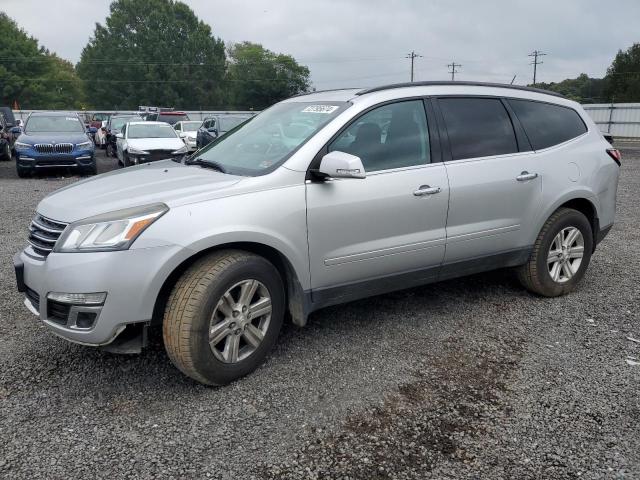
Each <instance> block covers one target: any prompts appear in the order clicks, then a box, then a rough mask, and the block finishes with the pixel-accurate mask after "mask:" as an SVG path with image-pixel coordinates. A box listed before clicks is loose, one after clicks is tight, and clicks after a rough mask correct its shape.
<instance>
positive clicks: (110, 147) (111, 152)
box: [105, 143, 116, 157]
mask: <svg viewBox="0 0 640 480" xmlns="http://www.w3.org/2000/svg"><path fill="white" fill-rule="evenodd" d="M105 155H106V156H107V157H115V156H116V154H115V152H114V150H113V145H111V143H107V147H106V152H105Z"/></svg>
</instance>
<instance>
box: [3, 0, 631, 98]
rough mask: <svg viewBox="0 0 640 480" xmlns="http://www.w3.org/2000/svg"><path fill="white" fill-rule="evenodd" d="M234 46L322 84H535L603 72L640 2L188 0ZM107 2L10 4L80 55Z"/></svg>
mask: <svg viewBox="0 0 640 480" xmlns="http://www.w3.org/2000/svg"><path fill="white" fill-rule="evenodd" d="M184 1H185V3H187V4H188V5H190V6H191V8H192V9H193V10H194V11H195V13H196V15H198V16H199V17H200V18H201V19H202V20H204V21H205V22H207V23H208V24H209V25H211V27H212V30H213V32H214V34H215V35H216V36H218V37H220V38H222V39H223V40H224V41H225V42H238V41H243V40H250V41H252V42H258V43H261V44H263V45H264V46H265V47H267V48H269V49H270V50H273V51H276V52H281V53H288V54H291V55H293V56H294V57H295V58H296V59H297V60H298V61H299V62H300V63H303V64H305V65H307V66H308V67H309V68H310V69H311V74H312V79H313V82H314V86H315V87H316V88H318V89H322V88H333V87H345V86H348V87H357V86H371V85H377V84H384V83H391V82H399V81H408V80H409V71H410V63H409V62H410V61H409V60H408V59H407V58H405V57H406V55H407V54H408V53H409V52H411V51H412V50H414V51H415V52H416V53H418V54H420V55H422V57H420V58H417V59H416V74H415V75H416V79H418V80H441V79H446V78H448V77H449V74H448V73H447V70H448V67H447V64H449V63H451V62H452V61H455V62H456V63H460V64H462V66H461V67H459V68H458V70H459V73H458V74H457V76H456V79H460V80H483V81H493V82H506V83H508V82H510V81H511V79H512V77H513V75H516V81H515V83H521V84H524V83H529V82H531V76H532V67H531V66H530V65H529V63H530V61H531V58H529V57H528V56H527V55H528V54H529V53H530V52H532V51H533V50H534V49H538V50H541V51H544V52H545V53H547V56H545V57H543V58H542V60H543V61H544V64H543V65H541V66H539V70H538V80H539V81H543V82H549V81H559V80H562V79H564V78H567V77H575V76H577V75H578V74H580V73H582V72H584V73H587V74H589V75H591V76H595V77H601V76H603V75H604V73H605V71H606V68H607V67H608V66H609V64H610V63H611V60H612V59H613V57H614V55H615V54H616V52H617V51H618V50H619V49H626V48H627V47H629V46H631V45H632V44H633V43H634V42H640V28H639V23H638V22H639V21H640V0H526V1H525V0H486V1H481V0H341V1H339V0H322V1H320V0H268V1H263V0H224V1H222V0H184ZM109 3H110V1H109V0H56V1H43V0H0V10H2V11H5V12H6V13H7V14H9V16H11V17H12V18H14V19H15V20H16V21H17V22H18V23H19V25H20V26H22V27H23V28H24V29H25V30H26V31H27V32H29V33H30V34H31V35H33V36H35V37H36V38H38V39H39V40H40V42H41V43H42V44H43V45H44V46H46V47H47V48H49V49H50V50H52V51H55V52H56V53H57V54H58V55H60V56H62V57H64V58H67V59H69V60H71V61H72V62H76V61H77V60H78V59H79V57H80V53H81V51H82V47H83V46H84V45H85V44H86V42H87V40H88V39H89V37H90V36H91V35H92V32H93V30H94V28H95V23H96V22H98V23H104V20H105V17H106V16H107V14H108V12H109Z"/></svg>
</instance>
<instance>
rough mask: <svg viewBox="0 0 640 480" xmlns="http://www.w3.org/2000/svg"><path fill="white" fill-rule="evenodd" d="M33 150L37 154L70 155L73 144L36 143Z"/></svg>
mask: <svg viewBox="0 0 640 480" xmlns="http://www.w3.org/2000/svg"><path fill="white" fill-rule="evenodd" d="M33 148H35V149H36V151H37V152H39V153H71V152H73V143H56V144H55V145H54V144H52V143H36V144H35V145H34V146H33Z"/></svg>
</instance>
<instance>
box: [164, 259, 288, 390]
mask: <svg viewBox="0 0 640 480" xmlns="http://www.w3.org/2000/svg"><path fill="white" fill-rule="evenodd" d="M284 310H285V295H284V288H283V285H282V280H281V278H280V275H279V273H278V271H277V269H276V268H275V267H274V266H273V265H272V264H271V263H269V262H268V261H267V260H266V259H264V258H262V257H260V256H257V255H254V254H251V253H248V252H243V251H237V250H227V251H221V252H216V253H213V254H211V255H209V256H207V257H204V258H202V259H200V260H198V261H197V262H196V263H194V264H193V265H192V266H191V267H190V268H189V269H188V270H187V271H186V272H185V273H184V274H183V276H182V277H181V278H180V279H179V280H178V282H177V284H176V285H175V287H174V289H173V291H172V293H171V296H170V297H169V300H168V302H167V307H166V310H165V315H164V321H163V337H164V344H165V348H166V350H167V353H168V355H169V358H170V359H171V361H172V362H173V364H174V365H175V366H176V367H178V369H180V370H181V371H182V372H183V373H185V374H186V375H188V376H190V377H191V378H193V379H195V380H197V381H198V382H201V383H204V384H207V385H224V384H226V383H229V382H231V381H233V380H235V379H237V378H239V377H242V376H244V375H246V374H248V373H250V372H252V371H253V370H255V369H256V368H257V367H258V366H259V365H260V364H261V363H262V362H263V361H264V359H265V357H266V356H267V354H268V353H269V351H270V350H271V348H272V347H273V345H274V344H275V342H276V339H277V337H278V333H279V332H280V327H281V326H282V321H283V318H284Z"/></svg>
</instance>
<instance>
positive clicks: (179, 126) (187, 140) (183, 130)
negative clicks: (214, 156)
mask: <svg viewBox="0 0 640 480" xmlns="http://www.w3.org/2000/svg"><path fill="white" fill-rule="evenodd" d="M201 125H202V122H201V121H198V120H184V121H181V122H178V123H176V124H175V125H174V126H173V128H174V129H175V131H176V132H178V136H179V137H180V138H181V139H182V141H183V142H184V144H185V145H186V146H187V148H188V149H189V151H190V152H193V151H195V150H197V148H198V144H197V142H196V137H197V135H198V129H199V128H200V126H201Z"/></svg>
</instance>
